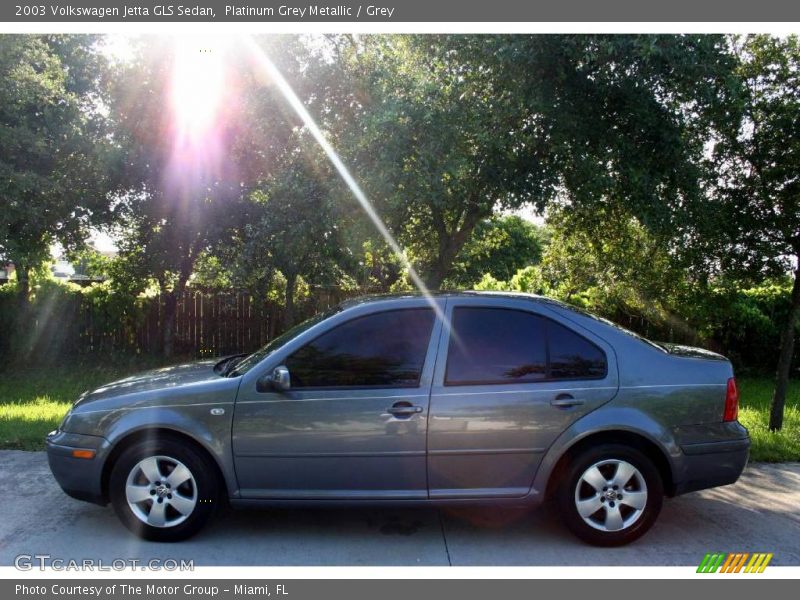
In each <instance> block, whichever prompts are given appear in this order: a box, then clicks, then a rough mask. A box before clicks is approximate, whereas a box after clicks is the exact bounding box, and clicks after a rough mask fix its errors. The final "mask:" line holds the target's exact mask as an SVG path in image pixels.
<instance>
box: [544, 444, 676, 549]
mask: <svg viewBox="0 0 800 600" xmlns="http://www.w3.org/2000/svg"><path fill="white" fill-rule="evenodd" d="M663 498H664V486H663V483H662V481H661V476H660V475H659V473H658V470H657V469H656V468H655V466H654V465H653V463H652V461H651V460H650V459H649V458H648V457H647V456H646V455H645V454H643V453H642V452H640V451H639V450H637V449H635V448H631V447H629V446H624V445H618V444H604V445H601V446H598V447H597V448H592V449H590V450H587V451H585V452H583V453H581V454H579V455H577V456H576V457H575V458H574V459H573V460H572V461H571V463H570V465H569V467H568V469H567V473H566V475H565V477H564V478H563V480H562V481H561V485H560V487H559V490H558V505H559V510H560V512H561V516H562V518H563V520H564V522H565V524H566V525H567V527H568V528H569V529H570V530H571V531H572V532H573V533H574V534H575V535H577V536H578V537H579V538H581V539H582V540H584V541H585V542H588V543H590V544H593V545H596V546H621V545H623V544H627V543H630V542H632V541H633V540H635V539H637V538H639V537H641V536H642V535H644V533H645V532H647V530H648V529H650V527H652V525H653V523H654V522H655V520H656V518H657V517H658V513H659V512H660V511H661V504H662V502H663Z"/></svg>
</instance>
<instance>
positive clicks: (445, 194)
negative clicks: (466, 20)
mask: <svg viewBox="0 0 800 600" xmlns="http://www.w3.org/2000/svg"><path fill="white" fill-rule="evenodd" d="M332 53H333V54H334V56H335V57H336V60H335V61H334V65H333V67H332V68H333V70H335V71H336V72H337V73H338V74H339V77H338V80H339V81H337V83H335V84H330V86H329V88H332V90H333V91H332V93H328V90H326V93H325V94H321V97H322V98H332V100H331V101H330V102H329V105H332V107H329V106H323V107H321V108H320V109H319V112H320V113H321V114H323V115H325V114H334V115H337V116H336V117H334V118H331V119H329V120H328V121H327V123H326V124H328V125H329V129H331V130H332V131H333V132H334V134H335V135H336V138H337V139H338V140H339V145H340V146H341V147H343V148H344V149H345V150H346V152H347V156H348V158H349V160H350V162H351V163H352V164H354V165H355V166H356V167H357V168H358V172H359V173H360V174H361V176H362V178H363V180H364V183H365V186H366V187H367V189H368V191H369V192H370V193H371V195H372V197H374V198H376V199H378V201H379V208H380V209H381V210H382V212H383V214H384V215H385V216H386V217H387V220H388V221H389V223H390V225H391V227H392V229H393V230H394V231H395V232H396V234H397V235H398V237H399V238H400V240H401V241H402V242H403V243H404V245H405V246H406V247H407V249H408V250H409V254H410V255H413V256H414V257H415V259H416V261H417V262H418V265H419V267H420V270H421V271H422V273H423V274H424V275H425V277H426V279H427V280H428V282H429V283H430V284H431V285H432V286H433V287H437V286H439V285H440V284H441V283H442V282H443V281H444V280H445V279H446V278H447V277H448V276H449V275H451V267H452V264H453V261H454V260H455V259H456V257H457V255H458V253H459V252H460V251H461V249H462V247H463V246H464V244H466V243H467V241H468V240H469V239H470V236H471V234H472V230H473V229H474V228H475V227H476V226H477V225H478V223H480V222H481V221H482V220H483V219H485V218H488V217H489V216H490V215H491V214H492V213H493V211H495V210H496V209H498V208H501V209H507V208H516V207H519V206H522V205H525V204H534V205H536V206H537V207H538V208H539V209H540V210H542V209H544V208H545V206H546V205H547V204H548V203H549V202H551V201H552V200H553V199H554V198H555V197H556V195H557V194H562V195H564V194H566V195H567V196H568V197H570V198H571V199H572V200H573V201H574V202H575V203H576V204H577V205H579V206H583V207H595V206H598V205H600V204H602V203H604V202H608V201H609V199H614V201H615V202H619V203H621V204H622V205H623V206H624V207H626V208H627V209H628V211H629V212H630V214H632V215H633V216H636V217H637V218H639V219H640V221H641V222H642V223H643V224H645V225H646V226H647V227H649V228H653V229H656V228H658V229H661V230H664V231H668V230H670V223H671V222H672V220H673V213H674V212H675V211H676V209H677V207H678V205H679V204H680V203H683V202H685V201H686V199H687V198H689V197H695V196H697V195H698V194H699V193H700V190H701V188H700V180H701V175H702V172H701V169H700V166H699V165H700V163H701V159H702V153H703V141H704V137H705V134H706V133H707V132H708V131H709V130H710V129H711V128H712V126H714V125H715V124H716V125H718V126H719V127H723V126H725V124H726V123H727V120H730V106H729V104H730V103H731V102H732V100H733V99H734V98H735V97H736V96H737V93H738V88H737V85H736V84H737V80H736V78H735V77H734V76H733V70H734V68H735V60H734V59H733V58H732V57H731V56H730V55H729V54H728V53H727V52H726V41H725V39H724V38H723V37H722V36H597V35H595V36H576V35H570V36H511V37H510V36H366V37H359V38H357V39H353V38H350V37H344V38H339V39H335V40H334V42H333V50H332ZM521 74H524V76H520V75H521ZM347 90H350V92H349V93H348V92H347ZM320 103H321V104H323V105H324V104H325V103H324V102H323V101H320ZM326 108H327V111H326V110H325V109H326ZM341 115H344V116H341ZM726 119H727V120H726ZM584 214H590V211H587V212H585V213H584Z"/></svg>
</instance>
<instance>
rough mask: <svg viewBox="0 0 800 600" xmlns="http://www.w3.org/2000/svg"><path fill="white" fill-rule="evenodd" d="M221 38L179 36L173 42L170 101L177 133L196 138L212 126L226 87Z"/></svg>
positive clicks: (224, 47) (224, 46)
mask: <svg viewBox="0 0 800 600" xmlns="http://www.w3.org/2000/svg"><path fill="white" fill-rule="evenodd" d="M225 51H226V44H225V43H224V40H220V39H210V38H208V37H205V36H204V37H202V38H179V39H177V40H176V42H175V57H174V62H173V72H172V89H171V104H172V111H173V114H174V118H175V123H176V126H177V130H178V134H179V135H180V136H182V137H184V138H188V140H187V141H197V140H199V139H201V138H202V137H205V136H206V135H208V134H209V133H210V132H211V131H212V130H213V129H214V127H215V125H216V122H217V118H218V116H219V112H220V109H221V104H222V99H223V92H224V89H225V68H224V63H225Z"/></svg>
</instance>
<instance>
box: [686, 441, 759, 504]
mask: <svg viewBox="0 0 800 600" xmlns="http://www.w3.org/2000/svg"><path fill="white" fill-rule="evenodd" d="M681 449H682V450H683V458H682V460H681V468H680V476H679V478H678V479H677V481H676V483H675V490H674V493H675V495H680V494H686V493H688V492H695V491H697V490H704V489H706V488H711V487H717V486H720V485H729V484H731V483H735V482H736V480H737V479H739V476H740V475H741V474H742V471H744V468H745V466H746V465H747V459H748V457H749V455H750V438H749V437H744V438H739V439H733V440H724V441H714V442H705V443H697V444H683V445H682V446H681Z"/></svg>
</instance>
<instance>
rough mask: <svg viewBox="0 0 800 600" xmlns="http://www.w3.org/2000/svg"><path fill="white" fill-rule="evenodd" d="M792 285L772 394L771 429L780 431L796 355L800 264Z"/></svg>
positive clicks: (799, 304) (799, 310) (799, 307)
mask: <svg viewBox="0 0 800 600" xmlns="http://www.w3.org/2000/svg"><path fill="white" fill-rule="evenodd" d="M793 275H794V284H793V285H792V304H791V306H790V307H789V316H788V318H787V319H786V325H785V326H784V329H783V334H782V335H781V347H780V351H779V353H778V368H777V370H776V371H777V372H776V374H775V393H774V394H773V396H772V406H771V407H770V411H769V430H770V431H780V429H781V427H783V407H784V405H785V404H786V390H787V388H788V385H789V371H790V369H791V367H792V357H793V355H794V328H795V324H796V323H797V316H798V314H799V313H800V264H798V267H797V269H795V271H794V273H793Z"/></svg>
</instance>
